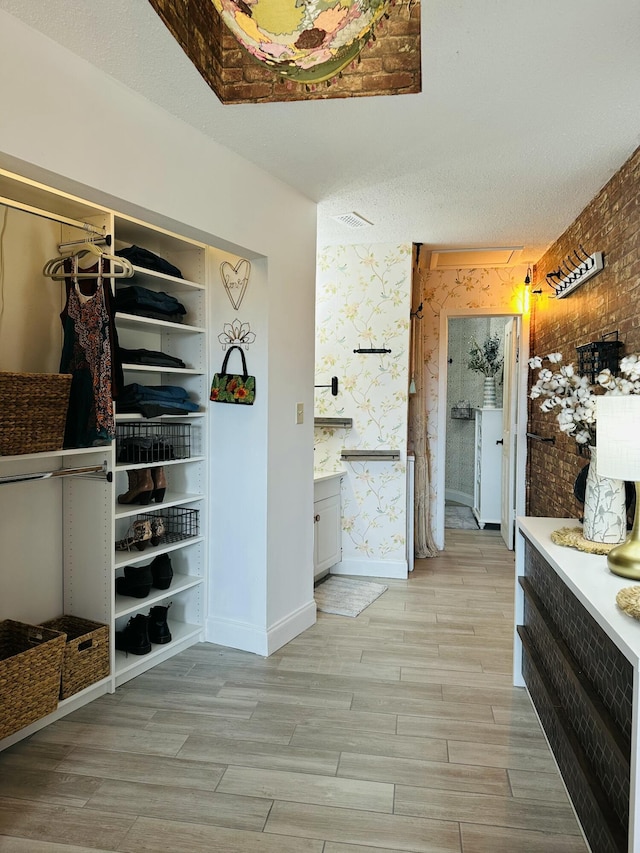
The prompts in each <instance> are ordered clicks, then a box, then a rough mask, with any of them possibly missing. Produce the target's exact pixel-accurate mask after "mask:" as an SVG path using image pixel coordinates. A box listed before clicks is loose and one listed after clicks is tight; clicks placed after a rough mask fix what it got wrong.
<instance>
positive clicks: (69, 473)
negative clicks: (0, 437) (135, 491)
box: [0, 462, 113, 485]
mask: <svg viewBox="0 0 640 853" xmlns="http://www.w3.org/2000/svg"><path fill="white" fill-rule="evenodd" d="M85 474H101V475H102V476H101V477H96V478H93V477H90V478H88V479H99V480H103V479H106V481H107V482H108V483H110V482H111V481H112V479H113V474H112V473H111V471H108V470H107V463H106V462H103V464H102V465H88V466H85V467H83V468H59V469H58V470H57V471H37V472H34V473H32V474H8V475H7V476H5V477H0V485H2V484H3V483H20V482H22V481H23V480H49V479H53V478H56V479H59V478H60V477H77V476H80V475H85Z"/></svg>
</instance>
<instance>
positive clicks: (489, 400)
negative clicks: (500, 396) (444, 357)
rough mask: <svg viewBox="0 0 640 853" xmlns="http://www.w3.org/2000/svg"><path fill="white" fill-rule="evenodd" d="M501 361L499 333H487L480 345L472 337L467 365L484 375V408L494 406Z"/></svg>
mask: <svg viewBox="0 0 640 853" xmlns="http://www.w3.org/2000/svg"><path fill="white" fill-rule="evenodd" d="M503 363H504V358H503V357H502V356H501V355H500V336H499V335H497V334H496V335H489V337H488V338H487V339H486V340H485V342H484V343H483V344H482V346H480V344H479V343H478V342H477V341H476V340H475V338H474V339H473V343H472V347H471V350H470V351H469V361H468V362H467V367H468V368H469V370H474V371H475V372H476V373H482V374H483V375H484V397H483V400H482V407H483V408H484V409H495V407H496V373H498V372H499V371H500V370H502V365H503Z"/></svg>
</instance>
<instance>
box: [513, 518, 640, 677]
mask: <svg viewBox="0 0 640 853" xmlns="http://www.w3.org/2000/svg"><path fill="white" fill-rule="evenodd" d="M576 526H579V523H578V522H577V521H575V520H573V519H570V518H531V517H527V518H519V519H518V527H519V529H520V531H521V533H522V534H524V536H525V537H526V538H527V539H529V540H530V541H531V542H532V543H533V544H534V545H535V546H536V548H537V549H538V550H539V551H540V553H541V554H542V555H543V556H544V557H545V559H546V560H547V562H548V563H550V564H551V565H552V566H553V568H554V569H555V570H556V572H557V573H558V575H560V577H561V578H562V580H563V581H564V582H565V583H566V585H567V586H568V587H569V589H570V590H571V591H572V592H573V594H574V595H575V596H576V597H577V598H578V600H579V601H580V602H581V603H582V604H583V605H584V607H585V608H586V609H587V611H588V612H589V613H590V614H591V615H592V616H593V618H594V619H595V620H596V622H597V623H598V624H599V625H600V626H601V627H602V628H603V629H604V631H605V632H606V633H607V634H608V635H609V636H610V637H611V638H612V640H613V641H614V642H615V643H616V645H617V646H618V648H620V650H621V651H622V652H623V654H624V655H625V656H626V657H627V658H628V659H629V661H630V662H631V663H632V664H633V665H634V666H637V665H638V659H639V658H640V621H638V620H637V619H633V618H632V617H631V616H627V614H626V613H623V611H622V610H620V609H619V608H618V606H617V605H616V594H617V593H618V591H619V590H621V589H623V588H624V587H628V586H635V585H636V583H635V582H634V581H632V580H629V578H623V577H619V576H618V575H614V574H612V572H610V571H609V568H608V566H607V558H606V557H603V556H599V555H597V554H586V553H584V552H583V551H578V550H576V549H575V548H565V547H563V546H562V545H556V544H555V543H554V542H552V541H551V534H552V533H553V531H554V530H558V529H559V528H561V527H576Z"/></svg>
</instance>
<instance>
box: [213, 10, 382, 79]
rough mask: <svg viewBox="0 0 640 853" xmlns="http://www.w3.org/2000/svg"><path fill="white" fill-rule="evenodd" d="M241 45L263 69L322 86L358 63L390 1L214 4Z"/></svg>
mask: <svg viewBox="0 0 640 853" xmlns="http://www.w3.org/2000/svg"><path fill="white" fill-rule="evenodd" d="M212 2H213V5H214V6H215V8H216V9H217V10H218V12H219V14H220V17H221V18H222V20H223V22H224V23H225V24H226V25H227V27H228V28H229V29H230V30H231V32H232V33H233V35H234V36H235V37H236V39H237V41H238V42H240V44H241V45H242V46H243V47H244V48H245V49H246V50H248V51H249V53H250V54H251V55H252V56H253V57H254V59H256V60H257V61H258V62H260V63H261V64H262V65H264V66H266V67H267V68H269V69H271V70H272V71H275V72H277V73H278V74H280V75H281V76H283V77H287V78H289V79H291V80H296V81H298V82H308V83H310V82H321V81H323V80H328V79H329V78H330V77H333V76H335V75H336V74H338V73H339V72H340V71H342V69H343V68H345V67H346V66H347V65H348V64H349V63H350V62H351V61H352V60H354V59H355V58H356V57H357V56H358V54H359V53H360V51H361V50H362V48H363V47H364V45H365V44H366V43H367V42H368V41H369V39H370V38H371V36H372V34H373V30H374V28H375V25H376V24H377V23H378V21H379V20H380V18H381V17H382V16H383V15H384V14H385V12H386V10H387V8H388V7H389V6H390V5H391V0H340V2H338V3H336V2H335V0H332V2H327V0H212Z"/></svg>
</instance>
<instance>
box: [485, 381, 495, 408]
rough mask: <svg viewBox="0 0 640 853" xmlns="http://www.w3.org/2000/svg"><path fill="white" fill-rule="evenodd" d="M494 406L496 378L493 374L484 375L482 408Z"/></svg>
mask: <svg viewBox="0 0 640 853" xmlns="http://www.w3.org/2000/svg"><path fill="white" fill-rule="evenodd" d="M495 407H496V378H495V376H485V377H484V397H483V399H482V408H483V409H495Z"/></svg>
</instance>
